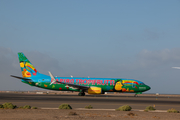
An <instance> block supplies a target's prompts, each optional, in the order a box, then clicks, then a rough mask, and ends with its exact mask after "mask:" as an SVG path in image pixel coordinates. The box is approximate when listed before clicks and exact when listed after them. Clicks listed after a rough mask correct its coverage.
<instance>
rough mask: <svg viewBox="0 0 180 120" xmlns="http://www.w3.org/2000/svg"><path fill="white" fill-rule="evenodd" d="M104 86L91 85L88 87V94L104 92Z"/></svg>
mask: <svg viewBox="0 0 180 120" xmlns="http://www.w3.org/2000/svg"><path fill="white" fill-rule="evenodd" d="M103 93H104V92H103V91H102V88H100V87H90V88H89V89H88V94H103Z"/></svg>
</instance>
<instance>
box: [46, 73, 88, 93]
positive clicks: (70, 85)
mask: <svg viewBox="0 0 180 120" xmlns="http://www.w3.org/2000/svg"><path fill="white" fill-rule="evenodd" d="M49 75H50V77H51V79H52V80H53V81H52V82H51V84H50V85H52V84H53V83H61V84H66V87H70V88H73V89H83V90H87V89H89V88H90V87H88V86H83V85H76V84H71V83H65V82H60V81H56V79H55V78H54V76H53V75H52V74H51V72H49Z"/></svg>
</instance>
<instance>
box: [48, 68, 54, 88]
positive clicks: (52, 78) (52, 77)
mask: <svg viewBox="0 0 180 120" xmlns="http://www.w3.org/2000/svg"><path fill="white" fill-rule="evenodd" d="M48 72H49V75H50V77H51V80H52V82H51V84H50V85H52V84H54V83H55V82H56V79H55V78H54V76H53V75H52V74H51V72H50V71H48Z"/></svg>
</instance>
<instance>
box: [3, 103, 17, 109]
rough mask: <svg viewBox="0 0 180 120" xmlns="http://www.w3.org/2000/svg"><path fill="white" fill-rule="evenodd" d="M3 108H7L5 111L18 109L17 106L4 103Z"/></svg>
mask: <svg viewBox="0 0 180 120" xmlns="http://www.w3.org/2000/svg"><path fill="white" fill-rule="evenodd" d="M3 108H5V109H14V108H16V105H13V104H12V103H8V102H7V103H4V104H3Z"/></svg>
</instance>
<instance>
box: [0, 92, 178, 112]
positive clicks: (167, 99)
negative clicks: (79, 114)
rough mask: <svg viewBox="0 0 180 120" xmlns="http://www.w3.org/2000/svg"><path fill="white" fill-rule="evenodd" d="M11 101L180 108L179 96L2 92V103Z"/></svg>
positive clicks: (51, 105)
mask: <svg viewBox="0 0 180 120" xmlns="http://www.w3.org/2000/svg"><path fill="white" fill-rule="evenodd" d="M5 102H11V103H13V104H14V105H17V106H24V105H30V106H36V107H39V108H58V106H59V105H60V104H62V103H68V104H70V105H71V106H72V108H84V107H85V106H87V105H91V106H93V108H94V109H116V108H118V107H120V106H122V105H130V106H131V107H132V108H133V109H138V110H143V109H145V108H146V107H147V106H149V105H151V106H154V107H155V108H156V109H157V110H168V109H170V108H175V109H177V110H180V95H179V96H175V97H173V96H171V95H170V96H168V95H166V96H155V95H154V96H151V95H139V97H133V95H127V94H126V95H86V96H77V93H76V94H68V93H67V94H65V93H63V94H25V93H0V104H3V103H5Z"/></svg>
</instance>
